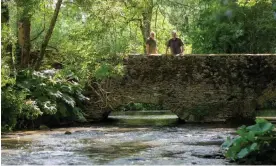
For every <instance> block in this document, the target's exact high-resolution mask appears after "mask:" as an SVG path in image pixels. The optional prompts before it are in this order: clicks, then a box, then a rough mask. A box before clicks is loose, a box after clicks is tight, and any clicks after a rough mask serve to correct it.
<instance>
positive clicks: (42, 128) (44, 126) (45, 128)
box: [39, 125, 50, 130]
mask: <svg viewBox="0 0 276 166" xmlns="http://www.w3.org/2000/svg"><path fill="white" fill-rule="evenodd" d="M39 130H50V128H49V127H48V126H46V125H40V126H39Z"/></svg>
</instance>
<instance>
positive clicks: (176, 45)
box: [166, 30, 184, 55]
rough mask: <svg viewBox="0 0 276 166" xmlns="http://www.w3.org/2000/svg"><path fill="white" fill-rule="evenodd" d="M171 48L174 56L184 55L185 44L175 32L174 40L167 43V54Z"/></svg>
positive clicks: (173, 33) (173, 34)
mask: <svg viewBox="0 0 276 166" xmlns="http://www.w3.org/2000/svg"><path fill="white" fill-rule="evenodd" d="M169 47H170V50H171V54H173V55H177V54H180V55H182V54H183V52H184V44H183V42H182V40H181V39H179V38H178V37H177V34H176V31H175V30H174V31H172V39H170V40H169V41H168V43H167V49H166V54H167V53H168V49H169Z"/></svg>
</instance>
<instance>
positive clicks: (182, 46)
mask: <svg viewBox="0 0 276 166" xmlns="http://www.w3.org/2000/svg"><path fill="white" fill-rule="evenodd" d="M180 51H181V52H180V54H181V55H183V54H184V43H183V42H182V40H180Z"/></svg>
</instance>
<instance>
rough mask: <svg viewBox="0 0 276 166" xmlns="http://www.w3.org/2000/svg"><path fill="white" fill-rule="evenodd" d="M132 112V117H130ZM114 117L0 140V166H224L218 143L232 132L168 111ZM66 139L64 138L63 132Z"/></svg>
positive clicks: (4, 136)
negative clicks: (188, 120) (187, 120)
mask: <svg viewBox="0 0 276 166" xmlns="http://www.w3.org/2000/svg"><path fill="white" fill-rule="evenodd" d="M130 114H132V115H130ZM130 114H129V113H123V114H120V113H115V114H112V115H111V116H110V120H109V121H108V123H106V124H97V125H93V126H91V127H75V128H60V129H53V131H29V132H16V133H13V134H6V135H3V136H2V147H1V148H2V152H1V153H2V159H1V160H2V164H20V165H22V164H47V165H54V164H55V165H58V164H66V165H68V164H78V165H93V164H108V165H110V164H117V165H122V164H126V165H130V164H147V165H153V164H154V165H164V164H171V165H172V164H226V163H227V161H226V160H225V159H224V158H223V157H222V154H221V153H219V150H220V144H221V142H222V141H223V139H225V138H226V137H227V136H233V135H232V134H233V132H234V129H233V128H228V127H225V126H223V125H218V124H216V125H207V124H205V125H191V124H180V123H178V119H177V117H176V116H175V115H172V114H171V113H169V112H162V113H160V114H158V113H157V112H154V113H153V112H150V113H148V114H149V115H147V113H145V112H142V113H141V114H138V115H137V114H136V113H130ZM67 130H69V131H71V132H72V134H71V135H65V134H64V132H65V131H67Z"/></svg>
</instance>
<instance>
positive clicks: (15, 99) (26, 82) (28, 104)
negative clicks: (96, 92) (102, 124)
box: [1, 70, 87, 130]
mask: <svg viewBox="0 0 276 166" xmlns="http://www.w3.org/2000/svg"><path fill="white" fill-rule="evenodd" d="M1 89H2V112H1V115H2V126H4V127H5V128H3V129H5V130H11V129H13V128H14V127H15V126H16V124H20V125H19V128H20V127H21V124H22V122H24V121H29V120H35V119H37V118H38V117H40V116H42V115H52V116H55V118H57V119H64V118H65V119H69V120H74V121H80V122H84V121H86V120H85V118H84V116H83V113H82V110H81V109H80V108H79V107H78V106H81V102H82V101H83V100H86V99H87V98H86V97H85V96H83V95H82V93H81V92H82V88H81V86H80V85H79V84H78V83H77V82H74V81H68V80H67V79H66V77H65V76H61V75H58V74H57V75H56V76H54V75H53V74H47V73H46V72H44V73H43V72H32V71H29V70H23V71H20V72H19V73H18V74H17V76H16V82H15V84H12V85H11V84H9V85H7V86H4V87H2V88H1ZM18 120H20V121H21V122H20V123H19V122H18Z"/></svg>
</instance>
